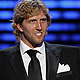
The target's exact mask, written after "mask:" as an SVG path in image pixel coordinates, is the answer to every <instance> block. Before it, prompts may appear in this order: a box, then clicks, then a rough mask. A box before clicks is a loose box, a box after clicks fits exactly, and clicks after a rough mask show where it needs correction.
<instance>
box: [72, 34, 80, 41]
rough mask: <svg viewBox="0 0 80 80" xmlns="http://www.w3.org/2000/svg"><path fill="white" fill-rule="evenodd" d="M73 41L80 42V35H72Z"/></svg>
mask: <svg viewBox="0 0 80 80" xmlns="http://www.w3.org/2000/svg"><path fill="white" fill-rule="evenodd" d="M72 40H73V41H80V34H73V35H72Z"/></svg>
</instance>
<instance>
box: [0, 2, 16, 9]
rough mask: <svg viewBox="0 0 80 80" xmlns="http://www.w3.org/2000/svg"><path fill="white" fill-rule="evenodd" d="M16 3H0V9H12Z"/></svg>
mask: <svg viewBox="0 0 80 80" xmlns="http://www.w3.org/2000/svg"><path fill="white" fill-rule="evenodd" d="M16 3H17V1H0V8H14V6H15V5H16Z"/></svg>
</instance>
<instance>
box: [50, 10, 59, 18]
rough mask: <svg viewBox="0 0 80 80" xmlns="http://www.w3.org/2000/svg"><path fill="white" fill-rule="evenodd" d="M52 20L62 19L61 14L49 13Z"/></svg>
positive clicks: (57, 12)
mask: <svg viewBox="0 0 80 80" xmlns="http://www.w3.org/2000/svg"><path fill="white" fill-rule="evenodd" d="M49 13H50V16H51V19H60V17H61V13H60V11H49Z"/></svg>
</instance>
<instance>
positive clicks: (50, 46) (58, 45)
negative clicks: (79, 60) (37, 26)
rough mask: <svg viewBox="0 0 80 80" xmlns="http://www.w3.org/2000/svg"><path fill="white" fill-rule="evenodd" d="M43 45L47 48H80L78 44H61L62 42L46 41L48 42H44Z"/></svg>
mask: <svg viewBox="0 0 80 80" xmlns="http://www.w3.org/2000/svg"><path fill="white" fill-rule="evenodd" d="M45 45H46V47H49V48H53V47H55V48H61V49H79V50H80V47H78V46H70V45H63V44H51V43H48V42H45Z"/></svg>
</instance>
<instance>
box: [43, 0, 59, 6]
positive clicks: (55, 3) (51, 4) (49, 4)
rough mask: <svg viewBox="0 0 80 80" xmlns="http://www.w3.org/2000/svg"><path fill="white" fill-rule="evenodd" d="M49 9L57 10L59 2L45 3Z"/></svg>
mask: <svg viewBox="0 0 80 80" xmlns="http://www.w3.org/2000/svg"><path fill="white" fill-rule="evenodd" d="M43 2H44V3H45V5H46V6H47V7H48V8H56V7H57V3H58V2H57V1H43Z"/></svg>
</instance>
